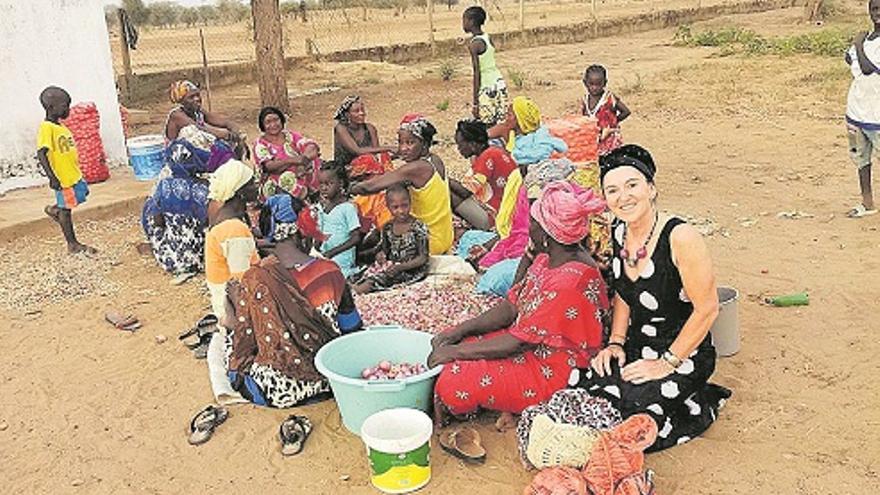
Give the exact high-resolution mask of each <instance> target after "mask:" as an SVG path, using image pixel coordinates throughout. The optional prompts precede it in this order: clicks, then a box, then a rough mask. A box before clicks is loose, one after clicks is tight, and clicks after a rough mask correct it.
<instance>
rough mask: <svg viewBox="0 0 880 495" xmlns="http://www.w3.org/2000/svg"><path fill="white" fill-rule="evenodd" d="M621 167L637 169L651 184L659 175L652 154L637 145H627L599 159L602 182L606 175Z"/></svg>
mask: <svg viewBox="0 0 880 495" xmlns="http://www.w3.org/2000/svg"><path fill="white" fill-rule="evenodd" d="M619 167H633V168H635V169H636V170H638V171H639V172H641V174H642V175H644V176H645V179H646V180H647V181H648V182H649V183H653V182H654V175H655V174H656V173H657V166H656V165H654V158H652V157H651V153H649V152H648V150H646V149H645V148H642V147H641V146H639V145H637V144H625V145H623V146H621V147H620V148H617V149H615V150H614V151H612V152H611V153H608V154H607V155H603V156H600V157H599V170H600V173H601V180H603V181H604V180H605V174H607V173H608V172H610V171H612V170H614V169H616V168H619Z"/></svg>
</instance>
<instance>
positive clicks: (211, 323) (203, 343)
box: [177, 314, 218, 359]
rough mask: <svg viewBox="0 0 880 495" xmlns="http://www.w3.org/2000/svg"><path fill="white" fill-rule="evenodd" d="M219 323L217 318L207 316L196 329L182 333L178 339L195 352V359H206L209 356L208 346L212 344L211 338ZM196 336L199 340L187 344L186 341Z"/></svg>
mask: <svg viewBox="0 0 880 495" xmlns="http://www.w3.org/2000/svg"><path fill="white" fill-rule="evenodd" d="M217 321H218V320H217V317H216V316H214V315H212V314H208V315H205V316H203V317H202V319H201V320H199V322H198V323H196V325H195V326H194V327H192V328H190V329H189V330H186V331H185V332H183V333H181V334H180V335H179V336H178V337H177V338H178V340H180V341H182V342H183V345H185V346H186V347H187V349H189V350H191V351H193V357H195V358H196V359H205V358H206V357H207V356H208V346H209V345H210V344H211V338H212V337H213V335H214V333H215V332H216V331H217ZM194 335H198V340H195V341H193V342H186V339H188V338H190V337H192V336H194Z"/></svg>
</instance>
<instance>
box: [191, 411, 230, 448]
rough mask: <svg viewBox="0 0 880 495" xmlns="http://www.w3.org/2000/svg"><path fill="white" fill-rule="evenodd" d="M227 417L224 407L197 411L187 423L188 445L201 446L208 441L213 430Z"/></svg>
mask: <svg viewBox="0 0 880 495" xmlns="http://www.w3.org/2000/svg"><path fill="white" fill-rule="evenodd" d="M228 417H229V412H228V411H227V410H226V408H224V407H219V406H214V405H210V406H207V407H205V408H204V409H202V410H201V411H199V413H198V414H196V415H195V416H194V417H193V419H192V421H190V423H189V440H188V441H189V444H190V445H201V444H203V443H205V442H207V441H208V440H210V439H211V436H212V435H213V434H214V430H216V429H217V427H218V426H220V425H221V424H223V422H224V421H226V418H228Z"/></svg>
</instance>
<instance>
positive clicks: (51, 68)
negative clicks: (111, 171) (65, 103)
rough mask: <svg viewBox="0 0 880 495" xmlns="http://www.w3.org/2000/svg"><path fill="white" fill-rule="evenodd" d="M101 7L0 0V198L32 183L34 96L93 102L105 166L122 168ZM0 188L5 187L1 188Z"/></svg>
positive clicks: (55, 0) (37, 117)
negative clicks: (56, 89) (54, 94)
mask: <svg viewBox="0 0 880 495" xmlns="http://www.w3.org/2000/svg"><path fill="white" fill-rule="evenodd" d="M104 3H105V2H104V1H102V0H0V67H2V71H3V76H2V77H0V191H2V190H3V189H5V188H8V187H9V186H10V184H11V183H12V182H15V181H11V180H9V178H10V177H36V176H37V174H38V172H37V170H38V166H37V164H36V161H35V160H34V155H35V153H36V133H37V127H38V126H39V124H40V121H42V120H43V118H44V117H45V112H44V111H43V108H42V106H40V102H39V95H40V91H42V90H43V88H45V87H46V86H49V85H55V86H60V87H62V88H64V89H66V90H67V91H68V92H69V93H70V96H71V98H72V100H73V103H74V104H75V103H78V102H84V101H93V102H95V104H96V105H97V107H98V112H99V113H100V115H101V138H102V141H103V143H104V150H105V151H106V153H107V158H108V159H109V160H110V161H111V162H117V163H120V162H125V161H126V160H127V158H126V150H125V138H124V136H123V133H122V123H121V121H120V116H119V103H118V98H117V93H116V85H115V80H114V75H113V65H112V59H111V54H110V42H109V38H108V35H107V26H106V24H105V21H104V9H103V4H104ZM4 182H5V183H6V187H4Z"/></svg>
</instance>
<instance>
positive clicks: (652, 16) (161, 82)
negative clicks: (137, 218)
mask: <svg viewBox="0 0 880 495" xmlns="http://www.w3.org/2000/svg"><path fill="white" fill-rule="evenodd" d="M0 1H2V0H0ZM799 1H802V0H750V1H745V2H737V3H731V4H724V5H712V6H707V7H701V8H698V7H693V8H685V9H676V10H662V11H656V12H652V13H647V14H639V15H634V16H628V17H620V18H615V19H607V20H603V21H600V22H599V23H598V24H594V23H593V22H592V21H590V22H582V23H578V24H571V25H568V26H552V27H540V28H532V29H526V30H525V31H510V32H502V33H496V34H495V35H493V37H492V43H494V44H495V47H496V48H499V49H503V50H511V49H514V48H521V47H531V46H535V45H538V44H541V45H551V44H565V43H577V42H581V41H585V40H588V39H591V38H597V37H604V36H615V35H619V34H623V33H634V32H639V31H649V30H652V29H663V28H667V27H671V26H678V25H682V24H687V23H691V22H696V21H701V20H706V19H711V18H713V17H719V16H722V15H730V14H742V13H750V12H763V11H767V10H774V9H781V8H786V7H792V6H795V5H798V4H799ZM461 53H462V48H461V46H459V45H458V43H457V41H456V40H455V39H448V40H438V41H437V42H436V43H435V44H434V49H433V54H432V49H431V45H430V44H429V43H427V42H419V43H408V44H398V45H386V46H376V47H370V48H359V49H355V50H346V51H341V52H333V53H326V54H324V55H323V56H322V57H321V58H322V60H327V61H330V62H350V61H354V60H374V61H377V62H391V63H397V64H404V63H409V62H416V61H423V60H425V59H426V58H430V57H431V56H432V55H436V56H448V55H454V54H461ZM310 60H311V59H310V58H308V57H288V58H287V59H286V60H285V65H286V66H287V67H288V68H293V67H297V66H302V64H303V63H305V62H308V61H310ZM208 70H209V71H210V77H211V86H212V87H213V88H219V87H222V86H228V85H235V84H248V83H252V82H254V80H255V78H254V64H253V63H252V62H242V63H236V64H226V65H218V66H214V67H209V68H208ZM177 79H191V80H193V81H202V80H203V79H204V78H203V77H202V69H201V68H196V67H193V68H183V69H179V70H176V71H167V72H157V73H151V74H146V75H134V76H132V80H131V100H130V103H132V104H137V103H143V102H150V101H155V100H157V99H159V98H163V97H164V95H165V92H166V91H167V89H168V86H169V85H170V84H171V83H172V82H173V81H175V80H177Z"/></svg>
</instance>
